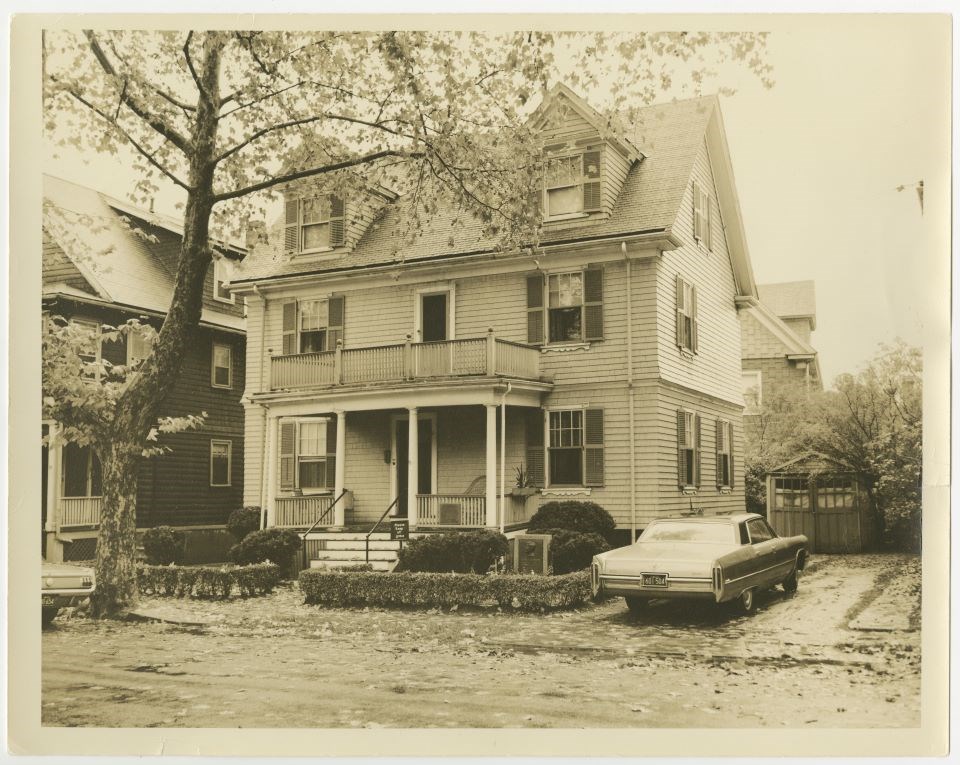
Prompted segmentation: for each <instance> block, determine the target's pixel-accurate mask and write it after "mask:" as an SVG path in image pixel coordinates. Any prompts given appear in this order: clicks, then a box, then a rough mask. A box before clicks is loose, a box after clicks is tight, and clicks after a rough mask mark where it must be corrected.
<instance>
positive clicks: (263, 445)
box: [253, 284, 270, 529]
mask: <svg viewBox="0 0 960 765" xmlns="http://www.w3.org/2000/svg"><path fill="white" fill-rule="evenodd" d="M253 294H254V295H256V296H257V297H258V298H260V304H261V310H260V379H259V380H258V381H257V382H258V383H259V384H258V387H259V389H260V390H259V392H260V393H263V390H264V383H265V381H266V372H265V371H264V368H265V365H266V359H267V349H266V347H265V346H266V342H267V297H266V295H264V294H263V293H261V292H260V285H259V284H254V285H253ZM260 408H261V412H262V413H263V423H262V425H261V428H260V528H261V529H265V528H267V494H268V492H269V491H270V487H269V486H268V485H267V460H268V459H269V456H268V454H267V419H268V418H267V409H268V407H267V406H266V405H265V404H261V405H260Z"/></svg>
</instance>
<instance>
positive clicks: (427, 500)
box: [417, 494, 487, 528]
mask: <svg viewBox="0 0 960 765" xmlns="http://www.w3.org/2000/svg"><path fill="white" fill-rule="evenodd" d="M417 523H418V524H419V525H420V526H468V527H472V528H483V527H484V526H486V525H487V498H486V497H480V496H464V495H462V494H449V495H448V494H418V495H417Z"/></svg>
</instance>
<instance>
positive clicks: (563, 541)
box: [537, 529, 610, 574]
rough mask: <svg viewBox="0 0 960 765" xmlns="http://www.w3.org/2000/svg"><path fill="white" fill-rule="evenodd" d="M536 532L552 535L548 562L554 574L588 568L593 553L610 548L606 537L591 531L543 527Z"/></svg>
mask: <svg viewBox="0 0 960 765" xmlns="http://www.w3.org/2000/svg"><path fill="white" fill-rule="evenodd" d="M537 533H538V534H549V535H550V536H551V537H553V539H551V540H550V563H551V565H552V567H553V573H554V574H568V573H570V572H571V571H580V570H582V569H585V568H589V566H590V563H591V561H592V560H593V556H594V555H597V554H598V553H602V552H606V551H607V550H609V549H610V545H609V544H608V543H607V540H606V539H604V538H603V537H602V536H600V535H599V534H594V533H592V532H582V531H568V530H566V529H544V530H543V531H539V532H537Z"/></svg>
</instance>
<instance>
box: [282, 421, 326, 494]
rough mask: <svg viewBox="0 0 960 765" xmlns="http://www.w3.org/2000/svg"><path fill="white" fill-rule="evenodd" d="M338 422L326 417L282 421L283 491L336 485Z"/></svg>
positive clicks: (310, 489)
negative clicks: (334, 483) (334, 482)
mask: <svg viewBox="0 0 960 765" xmlns="http://www.w3.org/2000/svg"><path fill="white" fill-rule="evenodd" d="M336 431H337V427H336V422H334V421H332V420H328V419H324V418H317V417H313V418H304V419H300V420H282V421H281V422H280V489H281V491H295V490H301V491H318V490H327V489H331V488H333V481H334V475H335V463H336V448H337V446H336V443H337V441H336V438H337V434H336Z"/></svg>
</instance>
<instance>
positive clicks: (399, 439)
mask: <svg viewBox="0 0 960 765" xmlns="http://www.w3.org/2000/svg"><path fill="white" fill-rule="evenodd" d="M395 428H396V430H395V432H394V437H395V442H394V443H395V447H394V454H395V455H396V459H394V461H393V464H394V469H395V470H396V487H397V495H396V496H397V512H396V515H397V516H398V517H400V518H406V517H407V487H408V486H409V483H408V481H407V461H408V459H407V458H408V456H409V454H410V452H409V449H408V443H409V435H410V423H409V421H408V420H405V419H404V420H397V421H396V425H395ZM417 442H418V443H419V454H418V457H417V474H418V476H417V479H418V480H417V494H432V493H433V420H432V419H428V418H426V417H420V418H419V420H418V421H417Z"/></svg>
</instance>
